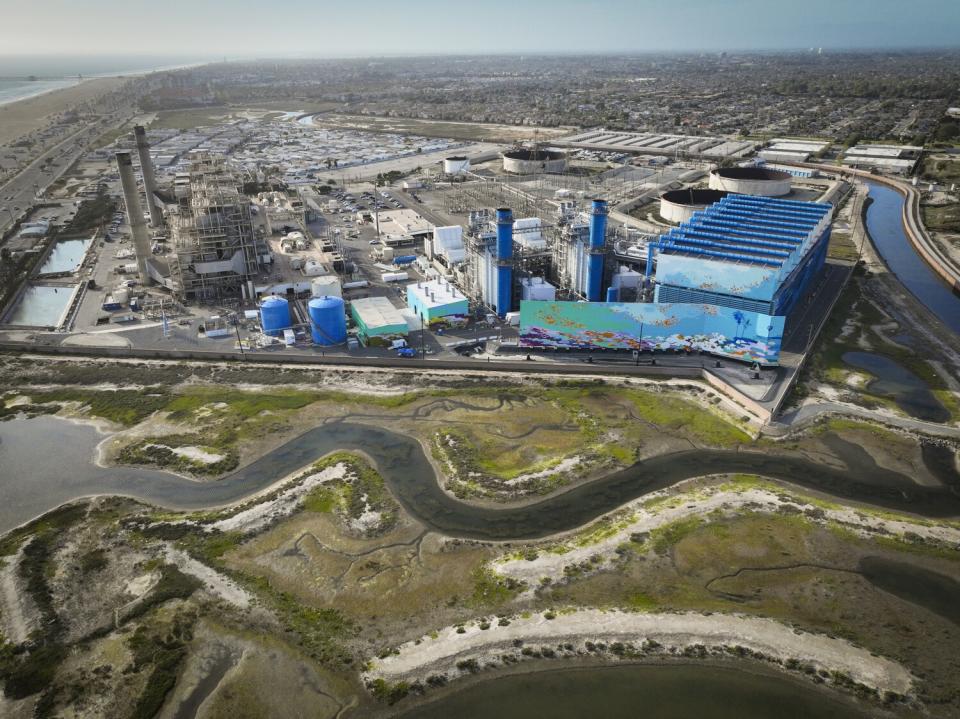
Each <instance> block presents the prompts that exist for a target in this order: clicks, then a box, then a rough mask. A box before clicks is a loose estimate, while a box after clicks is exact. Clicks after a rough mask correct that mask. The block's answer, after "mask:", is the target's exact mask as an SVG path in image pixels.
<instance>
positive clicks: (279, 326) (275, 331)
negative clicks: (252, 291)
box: [260, 296, 291, 336]
mask: <svg viewBox="0 0 960 719" xmlns="http://www.w3.org/2000/svg"><path fill="white" fill-rule="evenodd" d="M290 324H291V323H290V304H289V303H288V302H287V301H286V300H285V299H284V298H283V297H276V296H271V297H268V298H267V299H265V300H264V301H263V302H261V303H260V326H261V327H263V331H264V332H265V333H266V334H268V335H274V336H276V335H279V334H280V333H281V332H283V330H285V329H289V328H290Z"/></svg>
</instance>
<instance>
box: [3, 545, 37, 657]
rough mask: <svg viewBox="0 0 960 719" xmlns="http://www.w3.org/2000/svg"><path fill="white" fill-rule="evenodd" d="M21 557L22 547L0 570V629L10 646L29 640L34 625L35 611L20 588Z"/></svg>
mask: <svg viewBox="0 0 960 719" xmlns="http://www.w3.org/2000/svg"><path fill="white" fill-rule="evenodd" d="M22 557H23V547H20V549H19V550H18V551H17V553H16V554H15V555H14V556H12V557H7V558H6V564H5V565H4V566H3V567H2V568H0V608H2V611H0V628H2V630H3V638H4V639H6V641H8V642H10V643H11V644H22V643H23V642H25V641H27V639H29V638H30V632H31V631H33V628H34V624H36V619H37V617H36V611H35V610H34V608H33V606H32V604H33V603H32V602H31V601H30V598H29V596H28V595H27V593H26V591H24V589H23V588H22V587H21V586H20V578H19V577H18V576H17V570H18V568H19V567H20V560H21V558H22Z"/></svg>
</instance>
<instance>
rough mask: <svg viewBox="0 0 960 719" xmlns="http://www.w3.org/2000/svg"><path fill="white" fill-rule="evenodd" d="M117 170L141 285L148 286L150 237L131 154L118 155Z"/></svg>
mask: <svg viewBox="0 0 960 719" xmlns="http://www.w3.org/2000/svg"><path fill="white" fill-rule="evenodd" d="M117 169H118V170H120V185H121V186H122V187H123V201H124V203H125V204H126V206H127V221H128V222H129V223H130V231H131V232H133V249H134V251H135V252H136V253H137V271H138V272H139V273H140V284H142V285H143V286H146V285H147V284H148V283H149V281H150V276H149V275H148V274H147V258H148V257H149V256H150V237H149V235H148V234H147V223H146V222H145V221H144V219H143V208H142V207H140V193H139V192H137V177H136V175H134V174H133V160H132V159H131V157H130V153H129V152H126V151H124V152H118V153H117Z"/></svg>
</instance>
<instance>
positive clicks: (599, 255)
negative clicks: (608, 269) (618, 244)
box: [587, 200, 607, 302]
mask: <svg viewBox="0 0 960 719" xmlns="http://www.w3.org/2000/svg"><path fill="white" fill-rule="evenodd" d="M606 239H607V201H606V200H594V201H593V208H592V209H591V211H590V258H589V260H588V264H587V301H588V302H601V301H602V299H601V294H602V293H603V256H604V250H605V245H606Z"/></svg>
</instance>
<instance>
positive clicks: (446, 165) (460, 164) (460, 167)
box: [443, 155, 470, 175]
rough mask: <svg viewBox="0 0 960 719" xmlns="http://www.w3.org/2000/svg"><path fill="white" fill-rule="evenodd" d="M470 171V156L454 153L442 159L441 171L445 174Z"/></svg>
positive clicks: (458, 173)
mask: <svg viewBox="0 0 960 719" xmlns="http://www.w3.org/2000/svg"><path fill="white" fill-rule="evenodd" d="M468 172H470V158H469V157H466V156H465V155H454V156H453V157H445V158H444V160H443V173H444V174H445V175H464V174H466V173H468Z"/></svg>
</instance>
